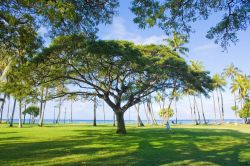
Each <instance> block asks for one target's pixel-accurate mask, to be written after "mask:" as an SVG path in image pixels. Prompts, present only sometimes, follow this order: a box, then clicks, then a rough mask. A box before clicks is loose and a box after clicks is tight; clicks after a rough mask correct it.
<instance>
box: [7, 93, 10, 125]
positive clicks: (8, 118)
mask: <svg viewBox="0 0 250 166" xmlns="http://www.w3.org/2000/svg"><path fill="white" fill-rule="evenodd" d="M9 113H10V97H9V101H8V111H7V122H8V123H9V121H10V116H9Z"/></svg>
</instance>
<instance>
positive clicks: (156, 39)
mask: <svg viewBox="0 0 250 166" xmlns="http://www.w3.org/2000/svg"><path fill="white" fill-rule="evenodd" d="M164 38H166V36H165V35H159V36H157V35H152V36H149V37H146V38H145V37H142V36H141V35H138V34H136V33H132V32H129V31H128V30H127V28H126V26H125V21H124V19H123V18H122V17H116V18H114V21H113V24H112V25H111V27H110V29H109V33H108V34H107V35H104V36H103V37H102V39H104V40H110V39H114V40H128V41H132V42H134V43H135V44H143V45H144V44H163V43H164V42H163V39H164Z"/></svg>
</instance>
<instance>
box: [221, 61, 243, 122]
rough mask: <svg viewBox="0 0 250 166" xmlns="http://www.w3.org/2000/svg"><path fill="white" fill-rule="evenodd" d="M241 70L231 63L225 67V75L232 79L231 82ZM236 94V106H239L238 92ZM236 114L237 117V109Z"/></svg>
mask: <svg viewBox="0 0 250 166" xmlns="http://www.w3.org/2000/svg"><path fill="white" fill-rule="evenodd" d="M240 73H241V71H240V70H239V69H238V68H237V67H235V66H234V65H233V63H231V64H230V65H229V66H227V67H226V68H225V69H224V72H223V75H224V76H225V77H227V78H229V79H230V80H231V82H233V81H234V79H235V77H236V76H237V75H238V74H240ZM233 96H234V108H237V103H236V94H235V92H233ZM235 116H236V118H237V111H235Z"/></svg>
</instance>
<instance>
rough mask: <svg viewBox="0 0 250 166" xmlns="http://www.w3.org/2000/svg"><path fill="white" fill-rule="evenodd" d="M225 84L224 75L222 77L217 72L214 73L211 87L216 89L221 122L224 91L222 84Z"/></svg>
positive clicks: (222, 118)
mask: <svg viewBox="0 0 250 166" xmlns="http://www.w3.org/2000/svg"><path fill="white" fill-rule="evenodd" d="M226 85H227V82H226V79H225V77H223V76H221V75H219V74H215V75H214V76H213V87H214V89H215V90H216V94H217V99H218V107H219V110H220V109H221V112H220V117H221V122H222V123H223V122H224V106H223V96H222V91H224V86H226ZM219 94H220V96H219ZM220 104H221V107H220Z"/></svg>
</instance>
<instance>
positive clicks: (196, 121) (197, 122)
mask: <svg viewBox="0 0 250 166" xmlns="http://www.w3.org/2000/svg"><path fill="white" fill-rule="evenodd" d="M193 106H194V116H195V124H196V125H199V121H198V120H197V118H196V109H195V108H196V106H195V96H194V101H193ZM197 114H198V113H197Z"/></svg>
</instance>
